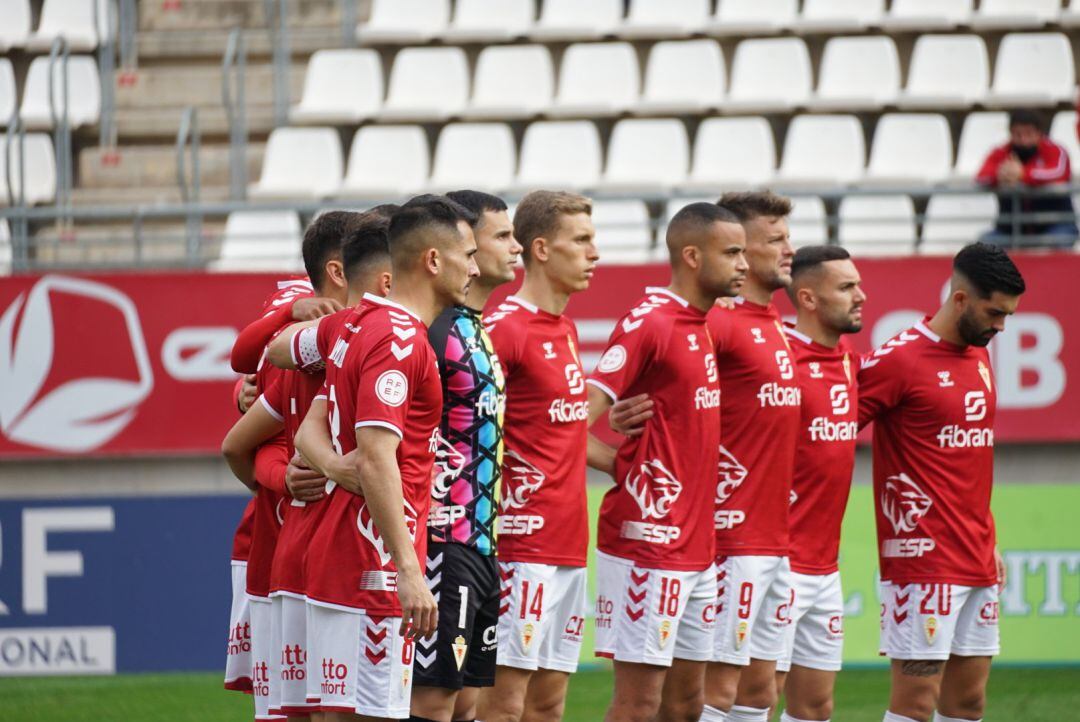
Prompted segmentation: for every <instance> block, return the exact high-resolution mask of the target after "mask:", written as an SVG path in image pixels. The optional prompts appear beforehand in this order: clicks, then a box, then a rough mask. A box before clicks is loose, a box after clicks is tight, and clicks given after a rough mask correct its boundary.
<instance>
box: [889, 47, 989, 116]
mask: <svg viewBox="0 0 1080 722" xmlns="http://www.w3.org/2000/svg"><path fill="white" fill-rule="evenodd" d="M989 89H990V57H989V55H987V52H986V43H985V42H983V39H982V38H980V37H979V36H978V35H923V36H921V37H920V38H919V39H918V40H916V41H915V49H914V50H913V51H912V53H911V68H910V70H909V71H908V81H907V87H906V88H905V89H904V92H903V93H901V95H900V100H899V103H898V104H899V105H900V107H902V108H925V109H928V110H929V109H941V108H967V107H969V106H971V105H974V104H975V103H978V102H980V101H982V99H983V98H985V97H986V94H987V92H988V90H989Z"/></svg>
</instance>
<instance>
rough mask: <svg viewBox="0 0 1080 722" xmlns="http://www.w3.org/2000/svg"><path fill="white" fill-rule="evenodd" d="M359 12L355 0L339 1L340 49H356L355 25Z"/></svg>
mask: <svg viewBox="0 0 1080 722" xmlns="http://www.w3.org/2000/svg"><path fill="white" fill-rule="evenodd" d="M359 18H360V10H359V8H358V7H357V2H356V0H341V47H343V48H355V47H356V24H357V22H358V20H359Z"/></svg>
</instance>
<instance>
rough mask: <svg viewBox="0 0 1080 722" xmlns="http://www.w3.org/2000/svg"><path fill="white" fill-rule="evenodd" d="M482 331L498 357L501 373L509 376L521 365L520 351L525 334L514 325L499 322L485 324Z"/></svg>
mask: <svg viewBox="0 0 1080 722" xmlns="http://www.w3.org/2000/svg"><path fill="white" fill-rule="evenodd" d="M484 329H485V330H486V331H487V334H488V338H490V339H491V347H492V348H493V349H494V350H495V355H496V356H498V357H499V365H500V366H502V370H503V373H504V374H506V375H507V376H510V375H511V374H513V373H514V370H515V369H516V368H517V367H518V365H519V364H520V363H521V356H522V353H521V349H522V344H523V342H524V337H525V334H524V333H523V330H522V329H521V328H520V327H519V325H518V324H516V323H509V322H507V321H499V322H495V323H486V324H485V326H484Z"/></svg>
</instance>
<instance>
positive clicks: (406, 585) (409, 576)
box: [397, 568, 439, 639]
mask: <svg viewBox="0 0 1080 722" xmlns="http://www.w3.org/2000/svg"><path fill="white" fill-rule="evenodd" d="M397 588H398V602H399V603H400V604H401V630H400V631H401V636H403V637H411V638H412V639H420V638H421V637H430V636H431V635H432V634H434V633H435V630H436V628H437V627H438V625H439V605H438V604H436V603H435V597H434V596H432V594H431V590H430V589H428V586H427V582H426V581H425V580H424V575H423V574H421V573H420V570H419V569H418V568H417V569H413V570H410V571H408V572H399V573H398V583H397Z"/></svg>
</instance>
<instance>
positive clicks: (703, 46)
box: [634, 40, 727, 115]
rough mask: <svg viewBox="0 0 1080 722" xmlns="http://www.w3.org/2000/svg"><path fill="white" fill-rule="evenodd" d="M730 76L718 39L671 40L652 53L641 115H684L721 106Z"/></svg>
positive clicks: (658, 45) (646, 72)
mask: <svg viewBox="0 0 1080 722" xmlns="http://www.w3.org/2000/svg"><path fill="white" fill-rule="evenodd" d="M726 84H727V73H726V72H725V68H724V54H723V52H721V50H720V45H719V44H718V43H717V42H716V41H715V40H668V41H664V42H659V43H657V44H656V45H654V46H653V47H652V50H651V51H650V52H649V63H648V65H646V66H645V89H644V90H643V91H642V94H641V100H640V101H639V102H638V104H637V106H636V107H635V108H634V110H635V111H636V112H638V113H650V114H663V115H681V114H687V113H701V112H705V111H708V110H711V109H713V108H717V107H719V105H720V104H721V103H722V102H723V100H724V86H725V85H726Z"/></svg>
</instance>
